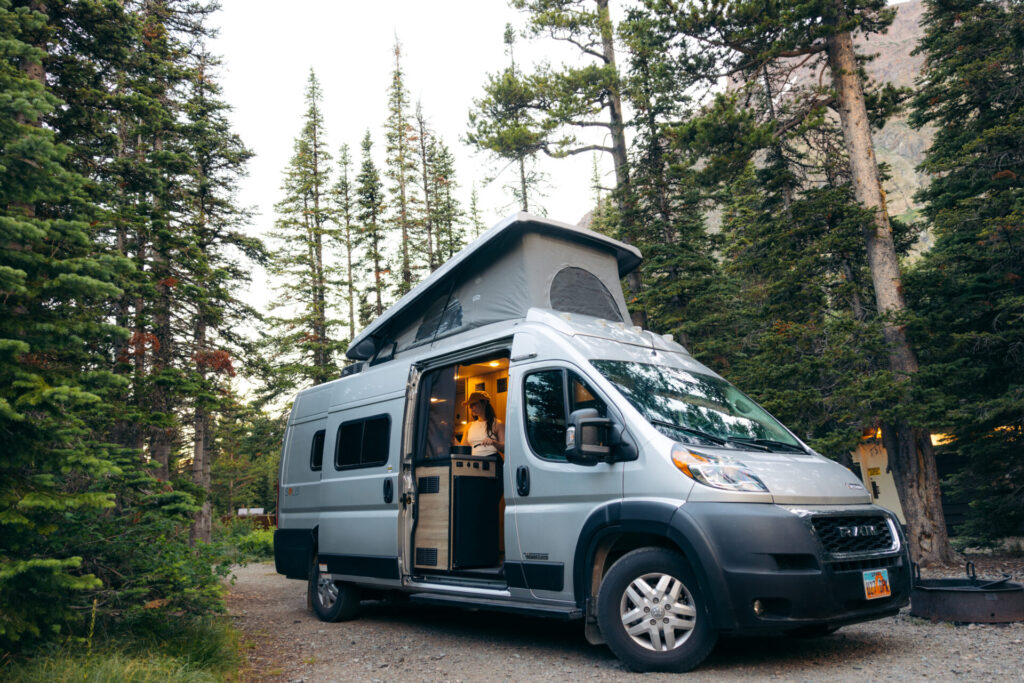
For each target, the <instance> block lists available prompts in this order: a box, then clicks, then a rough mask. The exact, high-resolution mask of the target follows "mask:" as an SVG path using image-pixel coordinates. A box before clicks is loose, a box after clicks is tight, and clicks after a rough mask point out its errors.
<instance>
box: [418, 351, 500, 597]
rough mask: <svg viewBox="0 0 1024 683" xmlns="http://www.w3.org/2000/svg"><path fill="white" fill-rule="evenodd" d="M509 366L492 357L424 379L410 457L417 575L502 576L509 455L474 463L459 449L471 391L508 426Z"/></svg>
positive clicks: (467, 423)
mask: <svg viewBox="0 0 1024 683" xmlns="http://www.w3.org/2000/svg"><path fill="white" fill-rule="evenodd" d="M508 363H509V361H508V354H507V352H506V353H503V354H501V355H498V354H494V355H491V356H487V357H484V358H477V359H473V360H471V361H465V362H462V363H459V364H453V365H447V366H444V367H441V368H436V369H433V370H430V371H428V372H426V373H425V374H424V375H423V377H422V378H421V381H420V393H419V397H418V403H417V420H416V424H417V428H416V434H415V437H414V438H415V447H414V457H413V481H415V483H416V495H415V500H416V506H415V522H414V524H413V531H412V535H413V538H412V547H413V563H412V564H413V568H414V571H415V573H416V574H420V575H435V576H436V575H447V576H457V577H459V578H466V579H482V580H501V579H502V577H503V574H504V570H503V566H504V559H505V543H504V526H505V525H504V519H503V518H504V513H505V500H504V497H503V488H504V485H503V482H502V464H503V458H504V454H503V453H499V454H496V455H482V456H479V455H478V456H474V455H472V449H471V448H470V447H468V446H463V445H461V442H462V440H463V436H464V435H465V434H466V432H467V431H468V430H469V427H470V423H471V422H472V421H473V419H474V417H473V414H472V412H471V411H470V407H469V406H468V405H467V404H466V399H467V397H469V396H470V395H471V394H473V393H474V392H486V394H487V395H488V396H489V397H490V402H491V406H492V407H493V408H494V413H495V418H496V419H497V420H500V421H501V422H502V423H506V422H507V420H506V419H505V418H506V414H505V413H506V406H507V398H508ZM506 438H507V437H506Z"/></svg>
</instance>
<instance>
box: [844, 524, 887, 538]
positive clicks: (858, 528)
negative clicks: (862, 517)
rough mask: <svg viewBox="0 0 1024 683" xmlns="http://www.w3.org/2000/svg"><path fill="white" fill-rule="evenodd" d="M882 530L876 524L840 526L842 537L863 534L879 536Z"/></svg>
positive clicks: (857, 536)
mask: <svg viewBox="0 0 1024 683" xmlns="http://www.w3.org/2000/svg"><path fill="white" fill-rule="evenodd" d="M880 533H881V531H880V530H879V529H878V527H877V526H875V525H874V524H857V525H851V526H841V527H839V537H840V538H859V537H861V536H877V535H878V534H880Z"/></svg>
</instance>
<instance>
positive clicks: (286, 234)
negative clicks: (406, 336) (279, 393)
mask: <svg viewBox="0 0 1024 683" xmlns="http://www.w3.org/2000/svg"><path fill="white" fill-rule="evenodd" d="M321 100H322V93H321V90H320V82H319V80H317V77H316V74H315V73H314V72H313V71H312V70H310V73H309V78H308V80H307V82H306V94H305V101H306V112H305V115H304V117H303V127H302V132H301V133H300V134H299V136H298V137H297V138H296V139H295V151H294V154H293V156H292V158H291V161H290V162H289V164H288V168H287V169H286V171H285V178H284V184H283V186H282V189H283V190H284V193H285V196H284V198H283V199H282V200H281V201H280V202H279V203H278V204H277V205H276V207H275V209H276V211H277V214H278V218H277V221H276V223H275V230H274V232H273V233H272V237H273V238H274V239H275V240H276V241H277V246H278V248H277V249H276V250H275V258H274V259H273V260H272V261H271V267H270V272H271V273H272V274H273V275H275V276H277V277H278V278H280V279H281V284H280V285H279V286H278V291H279V292H280V296H279V298H278V299H277V300H276V301H275V302H274V306H275V308H277V309H279V310H282V312H283V315H281V316H279V317H277V318H276V319H275V328H276V330H277V333H276V334H275V340H274V342H273V343H274V345H275V346H276V348H277V352H278V354H279V355H280V360H281V361H282V362H281V364H280V365H279V366H278V371H277V376H278V380H277V384H278V387H279V388H280V389H282V390H283V389H287V390H289V391H291V390H293V389H294V388H295V387H297V386H301V385H302V384H305V383H307V382H310V383H312V384H320V383H322V382H326V381H327V380H329V379H332V378H333V377H335V376H337V373H338V359H337V355H338V353H339V352H341V351H343V350H344V346H345V342H344V340H341V339H339V338H338V337H337V335H336V332H337V324H338V321H337V320H336V319H335V318H334V317H333V316H332V315H331V310H330V308H331V307H330V303H331V302H330V301H329V299H328V295H329V292H331V291H332V290H333V288H332V287H330V285H331V284H332V281H333V279H334V278H333V273H332V270H331V265H330V263H329V260H328V259H327V258H326V256H325V252H326V250H327V249H328V247H329V246H330V237H331V235H332V232H333V228H332V223H331V211H332V208H331V199H330V188H331V184H330V163H331V157H330V154H329V152H328V151H327V150H328V147H327V141H326V136H325V131H324V121H323V112H322V110H321V108H320V103H321Z"/></svg>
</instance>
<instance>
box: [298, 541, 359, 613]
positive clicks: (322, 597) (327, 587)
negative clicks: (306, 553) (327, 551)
mask: <svg viewBox="0 0 1024 683" xmlns="http://www.w3.org/2000/svg"><path fill="white" fill-rule="evenodd" d="M319 559H320V558H319V556H318V555H314V556H313V565H312V566H311V567H310V569H309V601H310V602H311V603H312V604H313V611H314V612H316V616H317V617H319V618H320V620H321V621H348V620H349V619H354V618H355V616H356V613H358V612H359V589H358V588H357V587H355V586H353V585H352V584H350V583H345V582H344V581H333V580H332V579H331V575H330V574H328V573H327V572H326V571H324V572H321V571H320V564H319Z"/></svg>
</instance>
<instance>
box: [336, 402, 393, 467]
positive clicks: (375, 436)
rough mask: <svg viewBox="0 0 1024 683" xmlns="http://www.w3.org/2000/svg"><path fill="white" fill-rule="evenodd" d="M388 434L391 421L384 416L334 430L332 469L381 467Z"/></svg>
mask: <svg viewBox="0 0 1024 683" xmlns="http://www.w3.org/2000/svg"><path fill="white" fill-rule="evenodd" d="M390 431H391V419H390V418H389V417H388V416H387V415H378V416H377V417H370V418H366V419H363V420H353V421H352V422H345V423H343V424H342V425H341V426H340V427H338V443H337V446H336V447H335V449H334V467H335V468H336V469H339V470H344V469H352V468H355V467H374V466H377V465H383V464H385V463H386V462H387V461H388V442H389V436H390Z"/></svg>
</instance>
